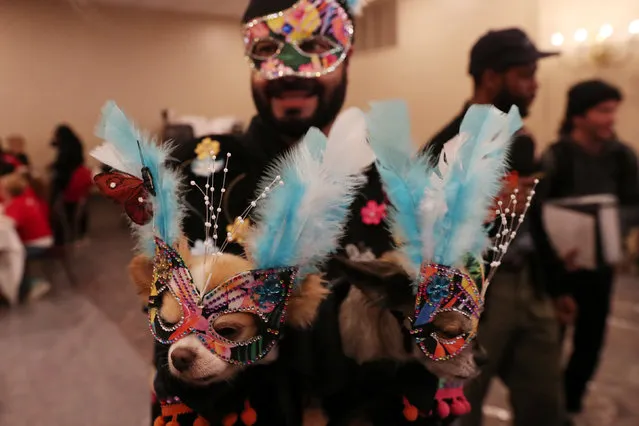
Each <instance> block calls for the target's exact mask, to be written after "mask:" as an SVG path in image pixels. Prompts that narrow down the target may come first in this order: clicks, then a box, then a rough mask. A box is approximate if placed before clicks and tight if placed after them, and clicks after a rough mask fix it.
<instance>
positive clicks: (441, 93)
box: [348, 0, 538, 143]
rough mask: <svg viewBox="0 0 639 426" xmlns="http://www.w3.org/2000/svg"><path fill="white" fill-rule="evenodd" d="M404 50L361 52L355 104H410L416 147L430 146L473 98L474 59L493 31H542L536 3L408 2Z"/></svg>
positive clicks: (402, 13)
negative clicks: (481, 40)
mask: <svg viewBox="0 0 639 426" xmlns="http://www.w3.org/2000/svg"><path fill="white" fill-rule="evenodd" d="M399 7H400V10H399V25H398V28H399V45H398V47H397V48H394V49H392V50H387V51H380V52H365V53H362V54H361V55H360V56H358V55H357V51H356V52H355V56H354V59H353V64H352V65H353V66H352V69H351V75H350V78H351V87H350V95H349V98H348V102H349V104H353V105H358V106H365V105H366V104H367V102H368V101H369V100H370V99H383V98H388V97H397V98H403V99H406V100H407V101H408V103H409V105H410V110H411V117H412V122H413V134H414V138H415V139H416V142H421V143H423V142H425V141H426V140H427V139H428V138H429V137H430V136H432V135H433V134H434V133H435V132H436V131H437V130H439V129H440V128H442V127H443V126H444V125H445V124H446V123H447V122H448V121H450V119H452V117H453V116H454V115H456V114H458V113H459V112H460V111H461V108H462V107H463V104H464V102H465V101H466V99H468V96H469V94H470V90H471V87H472V85H471V80H470V78H469V77H468V76H467V72H466V71H467V67H468V55H469V50H470V47H471V46H472V44H473V43H474V42H475V40H476V39H477V37H478V36H479V35H480V34H482V33H484V32H486V31H487V30H489V29H490V28H502V27H506V26H520V27H522V28H524V29H525V30H526V31H528V32H529V33H530V34H531V36H534V35H535V33H536V32H537V31H536V29H537V26H538V23H537V14H536V1H534V0H530V1H529V0H526V1H512V0H403V1H400V3H399Z"/></svg>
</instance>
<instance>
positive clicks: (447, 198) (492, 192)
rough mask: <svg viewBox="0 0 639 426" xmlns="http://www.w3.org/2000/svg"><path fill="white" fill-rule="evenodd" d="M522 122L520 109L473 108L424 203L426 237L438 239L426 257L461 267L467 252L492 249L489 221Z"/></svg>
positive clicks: (443, 158) (442, 160) (445, 154)
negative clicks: (489, 211)
mask: <svg viewBox="0 0 639 426" xmlns="http://www.w3.org/2000/svg"><path fill="white" fill-rule="evenodd" d="M521 125H522V122H521V117H520V115H519V112H518V110H517V108H516V107H513V108H512V109H511V110H510V112H509V113H508V114H504V113H502V112H501V111H499V110H498V109H496V108H494V107H492V106H485V105H473V106H471V107H470V109H469V110H468V112H467V113H466V116H465V117H464V119H463V121H462V124H461V128H460V135H459V136H458V137H457V138H456V139H453V140H452V141H451V142H449V144H447V145H448V146H446V148H445V149H444V151H443V153H442V155H441V157H440V159H439V163H438V170H437V171H436V172H435V173H433V174H432V179H433V184H432V185H431V187H430V188H429V190H428V191H427V196H426V200H425V202H424V203H423V204H422V206H421V210H422V216H423V221H422V233H421V235H422V238H423V240H425V241H426V240H427V241H432V242H433V244H432V245H429V246H427V247H426V249H425V250H424V259H425V260H426V261H431V262H434V263H438V264H443V265H448V266H458V264H459V263H460V262H461V261H462V260H463V258H464V257H465V256H466V255H468V254H473V255H476V256H478V255H481V251H483V250H484V249H485V248H486V244H487V242H488V240H487V238H486V231H485V228H484V222H485V220H486V216H487V213H488V209H489V207H490V204H491V202H492V200H493V199H494V198H495V196H496V195H497V193H498V192H499V189H500V180H501V178H502V176H503V175H504V173H505V165H506V155H507V152H508V147H509V142H510V140H511V137H512V135H513V133H514V132H515V131H516V130H517V129H519V128H520V127H521Z"/></svg>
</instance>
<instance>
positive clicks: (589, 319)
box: [564, 268, 614, 413]
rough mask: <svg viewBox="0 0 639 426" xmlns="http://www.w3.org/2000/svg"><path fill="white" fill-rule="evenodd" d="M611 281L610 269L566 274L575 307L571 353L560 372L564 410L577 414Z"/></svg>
mask: <svg viewBox="0 0 639 426" xmlns="http://www.w3.org/2000/svg"><path fill="white" fill-rule="evenodd" d="M613 279H614V274H613V271H612V269H610V268H602V269H599V270H597V271H580V272H576V273H574V274H571V275H570V281H571V284H572V285H571V287H572V289H573V291H572V294H573V296H574V298H575V301H576V302H577V306H578V312H577V319H576V321H575V326H574V335H573V342H572V354H571V355H570V360H569V361H568V365H567V367H566V371H565V373H564V386H565V395H566V409H567V410H568V411H569V412H571V413H578V412H580V411H581V408H582V400H583V397H584V395H585V393H586V387H587V385H588V382H589V381H590V379H591V378H592V376H593V375H594V373H595V370H596V369H597V366H598V364H599V357H600V354H601V348H602V347H603V344H604V339H605V335H606V320H607V318H608V313H609V312H610V298H611V293H612V282H613Z"/></svg>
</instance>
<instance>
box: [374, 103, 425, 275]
mask: <svg viewBox="0 0 639 426" xmlns="http://www.w3.org/2000/svg"><path fill="white" fill-rule="evenodd" d="M367 123H368V131H369V136H368V137H369V142H370V144H371V147H372V148H373V151H374V152H375V155H376V157H377V170H378V171H379V174H380V176H381V178H382V181H383V182H384V187H385V190H386V195H387V196H388V198H389V200H390V202H391V204H392V205H393V210H392V212H391V220H390V223H391V226H392V228H393V232H395V233H396V234H399V237H400V239H401V241H402V244H401V247H400V249H401V250H402V251H403V252H404V254H405V255H406V257H407V258H408V260H409V261H410V263H411V265H412V267H413V270H414V271H415V272H416V271H419V266H420V265H421V263H422V260H423V259H422V248H423V242H422V238H421V232H420V229H421V214H420V205H421V204H422V202H423V200H424V198H425V195H426V193H427V190H428V189H429V188H430V186H431V179H430V175H431V172H432V167H431V166H430V164H429V161H428V156H427V155H425V154H417V147H416V146H415V145H414V144H413V142H412V139H411V135H410V119H409V115H408V108H407V106H406V104H405V103H404V102H402V101H385V102H374V103H371V110H370V112H369V113H368V115H367Z"/></svg>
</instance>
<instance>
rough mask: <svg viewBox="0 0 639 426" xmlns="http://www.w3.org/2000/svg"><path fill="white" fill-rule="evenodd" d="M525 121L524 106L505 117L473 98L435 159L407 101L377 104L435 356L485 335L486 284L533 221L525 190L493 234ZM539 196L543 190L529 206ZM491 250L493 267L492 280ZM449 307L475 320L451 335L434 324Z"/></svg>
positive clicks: (398, 220) (376, 130)
mask: <svg viewBox="0 0 639 426" xmlns="http://www.w3.org/2000/svg"><path fill="white" fill-rule="evenodd" d="M521 125H522V121H521V118H520V115H519V112H518V110H517V109H516V108H515V107H513V108H512V109H511V110H510V112H509V113H508V114H504V113H502V112H501V111H499V110H498V109H496V108H494V107H492V106H483V105H473V106H471V107H470V108H469V110H468V112H467V113H466V115H465V117H464V119H463V121H462V123H461V127H460V131H459V134H458V135H457V136H456V137H455V138H453V139H452V140H450V141H449V142H447V143H446V144H445V145H444V148H443V151H442V153H441V155H440V157H439V161H437V162H436V164H433V162H432V159H431V154H430V153H429V152H422V153H418V152H417V149H416V147H415V146H414V145H413V143H412V141H411V137H410V122H409V118H408V111H407V108H406V105H405V104H404V103H402V102H399V101H391V102H380V103H373V104H372V109H371V112H370V113H369V115H368V127H369V140H370V144H371V147H372V148H373V151H374V152H375V154H376V157H377V167H378V170H379V173H380V176H381V178H382V182H383V184H384V187H385V190H386V193H387V194H388V197H389V199H390V201H391V204H392V205H393V207H394V209H393V212H392V214H391V216H390V221H389V222H390V223H389V224H390V226H391V228H392V231H393V232H394V233H395V235H397V237H398V238H397V239H398V240H399V241H401V244H400V245H399V247H398V249H399V250H400V252H402V253H403V255H404V257H405V258H406V260H407V261H408V266H407V267H408V268H409V269H410V270H409V271H407V272H409V273H410V274H411V275H412V277H413V292H414V294H415V295H416V297H415V308H414V315H412V316H410V317H409V320H410V323H411V324H410V326H411V328H410V333H411V334H412V335H413V337H414V338H415V341H416V343H417V345H418V346H419V347H420V349H421V351H422V352H423V353H424V354H425V355H426V357H428V358H429V359H430V360H434V361H442V360H447V359H450V358H452V357H455V356H456V355H458V354H459V353H460V352H461V351H463V350H464V348H466V347H467V346H468V344H469V343H470V342H471V341H472V340H473V339H474V338H475V336H476V333H477V326H478V323H479V317H480V315H481V312H482V310H483V305H484V295H485V292H486V287H487V286H488V284H489V282H490V279H491V278H492V276H493V275H494V273H495V271H496V270H497V268H498V266H499V265H500V263H501V260H502V258H503V256H504V254H505V253H506V251H507V249H508V246H509V244H510V242H511V241H512V239H514V238H515V236H516V233H517V229H518V226H519V225H520V224H521V222H523V220H524V215H525V211H524V213H522V214H521V215H517V214H516V213H515V211H516V210H517V209H516V208H515V207H516V203H517V195H518V194H517V193H514V194H512V196H511V199H510V200H509V201H508V202H507V203H504V202H503V201H499V203H498V204H497V206H498V208H497V216H498V219H499V230H498V232H497V234H496V236H495V238H494V241H493V242H491V241H490V238H489V230H490V226H489V225H488V224H487V222H490V220H489V219H487V217H488V216H489V212H490V211H492V209H494V208H495V207H493V203H494V201H495V198H496V196H497V194H498V193H499V192H500V187H501V185H500V183H501V180H502V177H503V176H504V174H505V172H506V166H507V153H508V148H509V146H510V141H511V137H512V135H513V134H514V133H515V132H516V131H517V130H518V129H519V128H520V127H521ZM533 195H534V189H533V190H532V191H531V192H530V194H528V198H527V201H526V203H527V204H526V206H529V205H530V201H531V199H532V196H533ZM487 250H489V251H490V252H489V253H488V259H487V261H488V262H489V263H490V265H491V268H490V272H489V275H488V276H487V277H484V268H483V264H484V257H483V256H484V255H485V254H486V252H487ZM443 313H454V314H456V315H462V316H463V317H464V320H463V321H464V322H467V323H468V324H469V326H468V327H467V328H466V329H464V331H463V332H460V334H458V335H456V336H454V337H453V336H450V335H446V336H442V335H440V334H439V333H438V332H437V331H436V327H435V324H434V321H435V319H436V318H437V317H438V316H439V315H441V314H443Z"/></svg>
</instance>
